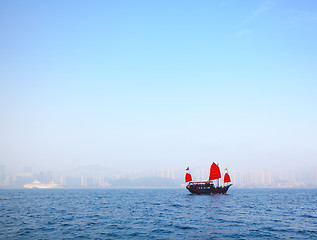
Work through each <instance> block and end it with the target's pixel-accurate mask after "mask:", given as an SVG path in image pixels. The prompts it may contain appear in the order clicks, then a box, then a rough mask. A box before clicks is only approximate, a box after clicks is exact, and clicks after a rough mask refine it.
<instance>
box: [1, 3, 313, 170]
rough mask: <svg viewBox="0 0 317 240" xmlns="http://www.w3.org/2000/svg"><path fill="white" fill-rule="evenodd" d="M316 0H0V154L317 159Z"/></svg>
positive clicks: (134, 161)
mask: <svg viewBox="0 0 317 240" xmlns="http://www.w3.org/2000/svg"><path fill="white" fill-rule="evenodd" d="M316 26H317V2H316V1H305V2H297V1H286V0H285V1H284V0H281V1H244V2H242V3H240V2H236V1H211V2H210V1H201V2H192V1H173V2H170V1H156V2H148V1H107V2H104V1H93V2H85V1H80V2H78V1H67V2H64V1H54V2H42V1H27V2H25V1H1V3H0V30H1V33H2V34H1V35H2V37H1V38H0V51H1V56H0V63H1V64H0V116H1V117H0V165H5V166H6V167H7V168H8V169H13V168H18V167H21V168H22V167H24V166H32V167H33V168H36V169H51V170H54V171H56V170H58V171H63V170H67V169H72V168H77V167H81V166H86V165H102V166H105V167H108V168H109V169H122V170H128V169H141V170H147V169H156V168H180V169H181V168H184V170H185V168H186V167H187V166H190V167H194V168H198V167H199V168H206V169H209V167H210V164H211V163H212V162H213V161H214V162H217V163H220V165H221V166H222V167H223V168H226V167H227V168H229V169H230V170H235V169H246V170H251V169H274V168H278V169H280V168H288V169H294V170H296V169H299V170H300V169H306V168H317V148H316V146H317V124H316V123H317V111H316V109H317V91H316V90H317V81H316V80H317V68H316V66H317V60H316V56H317V47H316V46H317V44H316V43H317V31H316Z"/></svg>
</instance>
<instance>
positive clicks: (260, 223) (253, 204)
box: [0, 188, 317, 239]
mask: <svg viewBox="0 0 317 240" xmlns="http://www.w3.org/2000/svg"><path fill="white" fill-rule="evenodd" d="M0 239H317V189H303V190H298V189H234V188H231V189H229V191H228V194H226V195H192V194H189V192H187V190H186V189H20V190H19V189H0Z"/></svg>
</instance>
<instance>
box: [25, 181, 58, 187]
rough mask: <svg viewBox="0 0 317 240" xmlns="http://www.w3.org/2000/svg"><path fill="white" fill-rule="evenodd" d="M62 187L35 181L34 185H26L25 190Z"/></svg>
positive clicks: (52, 183)
mask: <svg viewBox="0 0 317 240" xmlns="http://www.w3.org/2000/svg"><path fill="white" fill-rule="evenodd" d="M62 187H63V186H62V185H59V184H56V183H54V182H53V181H52V182H49V183H40V182H39V181H37V180H35V181H34V182H33V183H28V184H24V188H62Z"/></svg>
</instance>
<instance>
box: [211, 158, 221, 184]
mask: <svg viewBox="0 0 317 240" xmlns="http://www.w3.org/2000/svg"><path fill="white" fill-rule="evenodd" d="M218 178H221V174H220V169H219V167H218V166H217V165H216V164H215V163H214V162H213V163H212V165H211V167H210V175H209V181H211V180H215V179H218Z"/></svg>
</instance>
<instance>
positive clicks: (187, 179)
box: [185, 173, 192, 182]
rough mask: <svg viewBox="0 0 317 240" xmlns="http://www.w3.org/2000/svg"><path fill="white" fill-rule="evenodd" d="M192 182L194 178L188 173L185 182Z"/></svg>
mask: <svg viewBox="0 0 317 240" xmlns="http://www.w3.org/2000/svg"><path fill="white" fill-rule="evenodd" d="M190 181H192V176H191V175H190V173H186V175H185V182H190Z"/></svg>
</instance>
